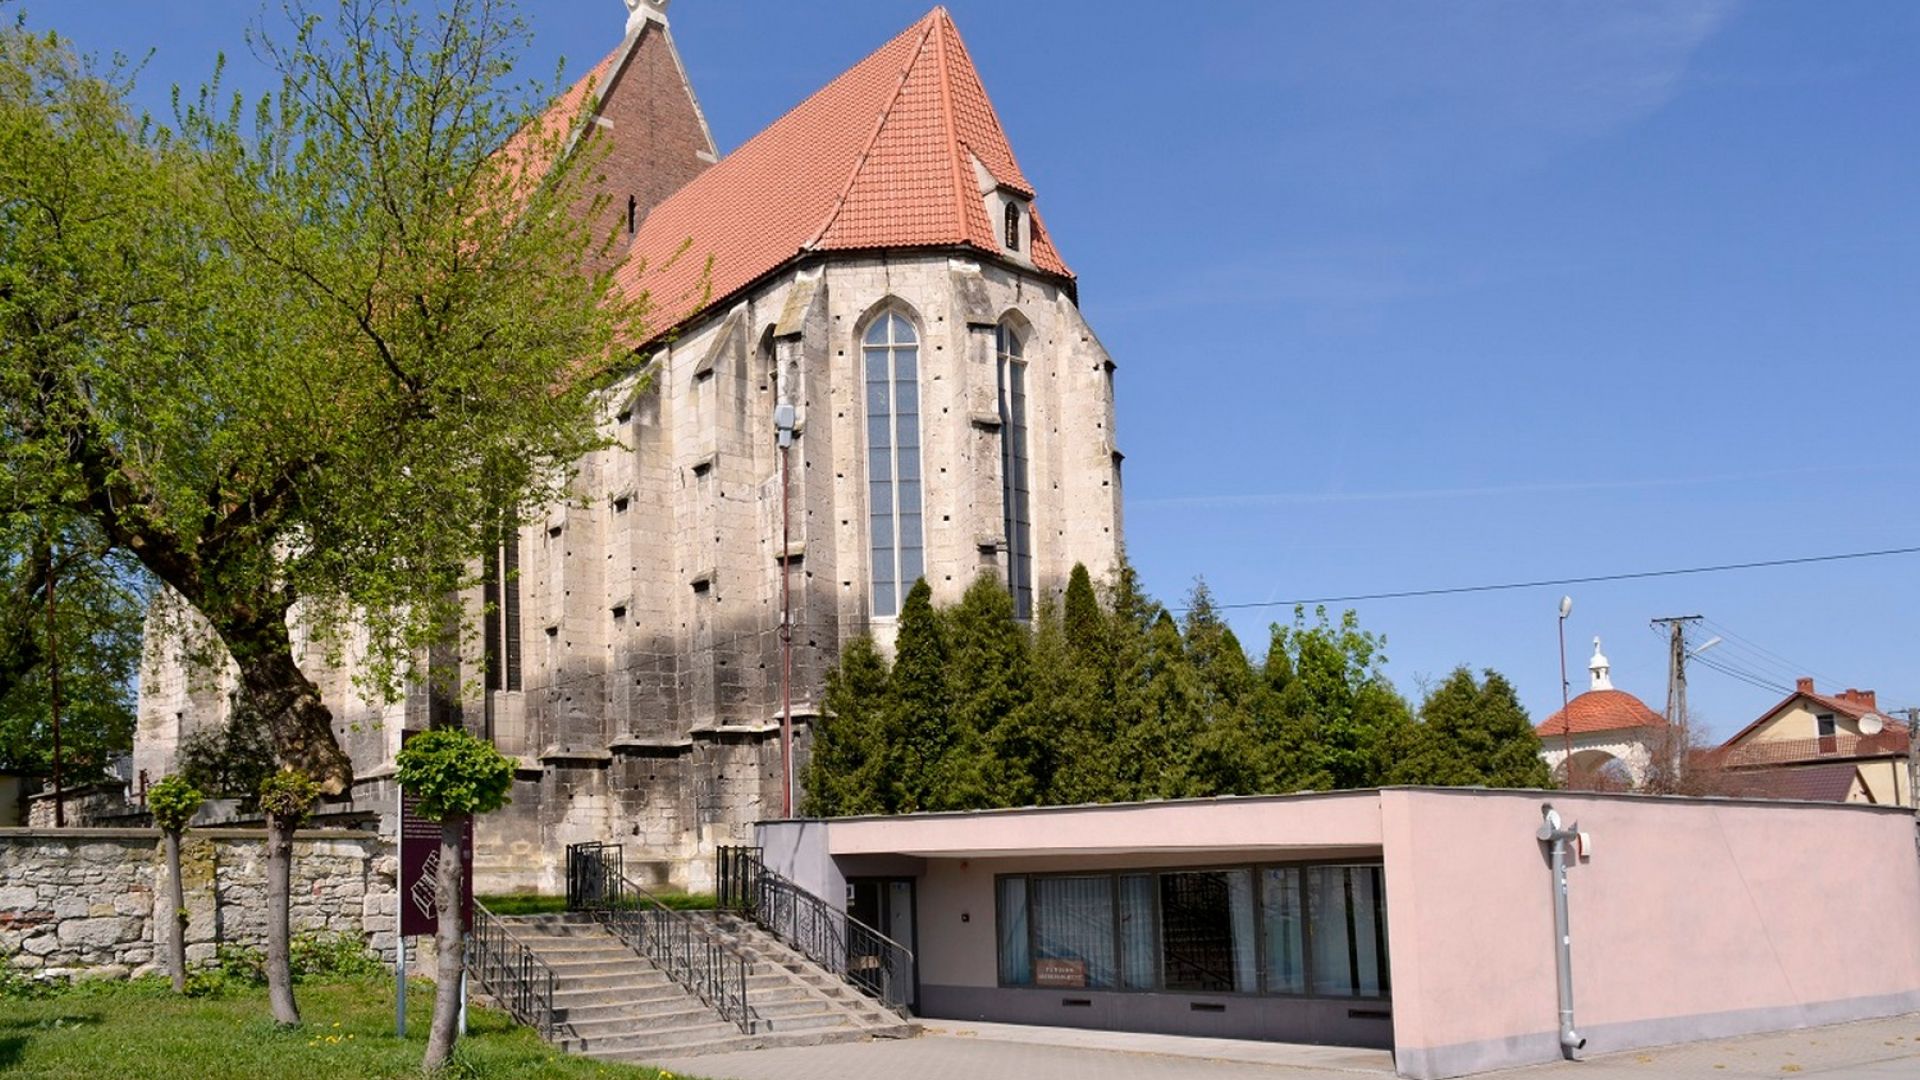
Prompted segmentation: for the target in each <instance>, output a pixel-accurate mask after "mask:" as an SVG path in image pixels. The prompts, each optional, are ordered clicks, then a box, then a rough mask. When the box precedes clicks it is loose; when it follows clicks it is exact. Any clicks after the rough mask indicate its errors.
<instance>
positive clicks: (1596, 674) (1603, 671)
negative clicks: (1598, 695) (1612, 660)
mask: <svg viewBox="0 0 1920 1080" xmlns="http://www.w3.org/2000/svg"><path fill="white" fill-rule="evenodd" d="M1612 670H1613V667H1612V665H1610V664H1608V663H1607V658H1606V656H1605V655H1604V654H1602V653H1601V652H1600V639H1599V638H1594V639H1593V659H1591V660H1589V661H1587V671H1588V672H1589V673H1591V674H1592V675H1593V686H1592V687H1591V689H1594V690H1611V689H1613V677H1612V675H1611V674H1610V673H1611V672H1612Z"/></svg>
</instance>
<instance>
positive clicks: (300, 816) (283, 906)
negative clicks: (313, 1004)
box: [259, 769, 320, 1027]
mask: <svg viewBox="0 0 1920 1080" xmlns="http://www.w3.org/2000/svg"><path fill="white" fill-rule="evenodd" d="M319 796H320V785H318V784H316V783H314V782H313V778H312V777H310V776H308V775H307V774H306V773H303V772H300V771H298V770H295V769H287V770H284V771H281V772H277V773H274V774H273V775H272V776H269V777H267V778H266V780H265V781H263V782H262V783H261V784H260V795H259V803H260V809H261V811H262V812H264V813H265V814H266V815H267V1005H268V1007H269V1008H270V1009H272V1011H273V1022H274V1023H276V1024H279V1025H280V1026H282V1027H293V1026H295V1025H297V1024H299V1023H300V1006H299V1005H298V1004H296V1003H295V1002H294V1000H293V964H292V953H291V951H290V949H291V944H292V940H293V934H292V931H291V928H290V927H289V925H288V921H287V920H288V905H289V904H290V903H291V899H292V895H293V893H292V889H293V834H294V833H295V832H297V831H298V830H299V828H300V826H302V825H304V824H306V822H307V817H308V816H309V815H310V814H312V813H313V802H314V800H315V799H317V798H318V797H319Z"/></svg>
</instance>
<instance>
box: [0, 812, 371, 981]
mask: <svg viewBox="0 0 1920 1080" xmlns="http://www.w3.org/2000/svg"><path fill="white" fill-rule="evenodd" d="M266 863H267V857H266V833H265V831H264V830H261V829H197V830H193V831H190V832H188V833H187V835H186V839H185V842H184V843H183V844H182V845H181V849H180V865H181V877H182V883H183V886H184V891H185V894H186V903H187V963H188V965H189V966H197V965H202V964H206V963H209V962H210V961H212V960H213V958H214V953H215V949H216V947H217V946H219V945H222V944H228V945H245V946H250V947H254V948H262V947H264V945H265V941H266ZM396 869H397V864H396V861H395V859H394V856H393V845H392V842H391V841H389V840H386V839H383V838H381V837H380V836H377V835H375V834H373V833H364V832H349V831H344V830H319V829H316V830H310V831H305V832H301V833H299V834H298V835H297V836H296V838H295V842H294V853H293V874H294V882H293V889H292V895H291V898H290V921H291V923H292V925H293V931H294V933H296V934H298V933H302V932H305V931H322V932H328V933H338V934H345V935H349V936H355V937H363V938H364V939H366V941H367V943H368V945H369V947H370V948H372V950H373V951H374V952H376V953H378V954H379V955H380V956H381V958H382V959H384V960H387V961H389V962H391V961H392V959H393V954H394V942H395V936H394V935H395V919H396V916H397V913H398V899H397V893H396V890H395V887H394V875H395V873H396ZM167 884H168V882H167V869H166V852H165V846H164V845H163V844H162V842H161V839H160V834H159V833H158V832H157V831H155V830H152V829H61V830H52V829H0V965H5V966H7V967H9V968H13V969H15V970H19V971H24V972H27V973H29V974H33V975H38V976H47V977H81V978H126V977H129V976H138V975H146V974H150V973H158V972H163V971H164V970H165V968H166V952H165V949H164V947H163V946H164V943H165V941H166V939H165V937H164V936H162V937H156V934H160V935H164V934H165V933H167V932H168V931H167V926H168V922H169V914H168V912H167V910H166V903H167V901H166V897H167Z"/></svg>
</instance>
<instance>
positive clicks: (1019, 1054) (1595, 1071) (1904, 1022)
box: [654, 1014, 1920, 1080]
mask: <svg viewBox="0 0 1920 1080" xmlns="http://www.w3.org/2000/svg"><path fill="white" fill-rule="evenodd" d="M654 1064H657V1065H660V1066H662V1067H663V1068H667V1069H670V1070H672V1071H673V1072H675V1073H683V1074H687V1075H691V1076H704V1077H711V1078H713V1080H982V1078H986V1080H1177V1078H1182V1077H1193V1078H1196V1080H1361V1078H1365V1077H1385V1076H1391V1075H1393V1061H1392V1055H1390V1054H1388V1053H1387V1052H1386V1051H1384V1050H1356V1049H1352V1048H1349V1047H1337V1046H1303V1045H1297V1044H1290V1043H1264V1042H1248V1041H1242V1040H1235V1039H1195V1038H1185V1037H1181V1036H1175V1035H1142V1034H1135V1033H1129V1032H1114V1031H1080V1030H1075V1029H1071V1028H1043V1027H1025V1026H1021V1025H1014V1024H967V1023H958V1022H954V1021H945V1020H932V1021H928V1022H927V1029H926V1034H924V1035H922V1036H921V1037H919V1038H917V1039H899V1040H880V1041H876V1042H867V1043H845V1044H841V1045H837V1046H809V1047H795V1048H790V1049H780V1050H756V1051H749V1052H746V1053H739V1054H716V1055H713V1056H710V1057H695V1058H686V1059H681V1060H671V1061H660V1062H655V1063H654ZM1485 1075H1487V1076H1490V1077H1497V1078H1499V1080H1518V1078H1525V1080H1533V1078H1543V1080H1544V1078H1563V1080H1574V1078H1576V1077H1577V1078H1579V1080H1648V1078H1650V1077H1662V1078H1664V1077H1680V1078H1694V1077H1702V1078H1754V1077H1769V1078H1773V1080H1779V1078H1781V1077H1796V1076H1807V1077H1813V1076H1819V1077H1860V1078H1863V1080H1893V1078H1895V1077H1900V1078H1903V1080H1912V1078H1914V1077H1920V1014H1915V1015H1910V1016H1904V1017H1896V1018H1893V1019H1889V1020H1869V1021H1863V1022H1860V1023H1855V1024H1839V1025H1835V1026H1832V1027H1823V1028H1806V1029H1803V1030H1800V1031H1788V1032H1779V1033H1775V1034H1770V1035H1752V1036H1746V1037H1743V1038H1737V1039H1720V1040H1715V1041H1712V1042H1701V1043H1688V1044H1685V1045H1682V1046H1674V1047H1667V1048H1663V1049H1656V1050H1641V1051H1630V1052H1627V1053H1621V1054H1609V1055H1605V1056H1601V1057H1595V1058H1591V1059H1588V1060H1586V1061H1581V1062H1555V1063H1553V1064H1549V1065H1534V1066H1529V1067H1527V1068H1524V1069H1510V1070H1506V1071H1503V1072H1498V1073H1489V1074H1485Z"/></svg>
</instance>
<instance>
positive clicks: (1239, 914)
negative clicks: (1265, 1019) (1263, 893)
mask: <svg viewBox="0 0 1920 1080" xmlns="http://www.w3.org/2000/svg"><path fill="white" fill-rule="evenodd" d="M1227 905H1228V909H1229V912H1230V914H1231V915H1232V921H1233V988H1234V990H1235V991H1237V992H1238V993H1242V994H1253V993H1258V992H1259V990H1260V968H1259V964H1258V956H1259V954H1258V953H1257V952H1256V951H1255V950H1256V948H1257V947H1258V944H1259V943H1258V941H1257V939H1256V936H1255V933H1254V929H1253V920H1254V911H1253V871H1251V870H1229V871H1227Z"/></svg>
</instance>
